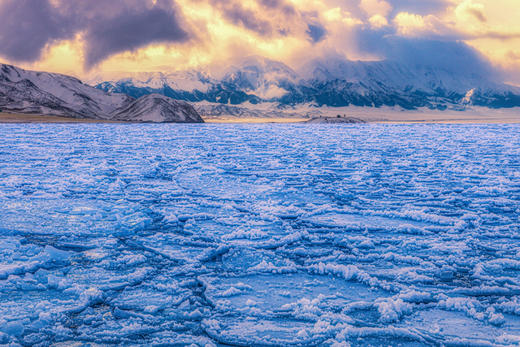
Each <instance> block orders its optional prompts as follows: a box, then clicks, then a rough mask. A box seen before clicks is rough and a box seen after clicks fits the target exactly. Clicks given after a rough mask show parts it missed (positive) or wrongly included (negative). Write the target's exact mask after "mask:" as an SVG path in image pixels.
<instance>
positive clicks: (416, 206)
mask: <svg viewBox="0 0 520 347" xmlns="http://www.w3.org/2000/svg"><path fill="white" fill-rule="evenodd" d="M519 228H520V127H519V126H516V125H350V126H347V125H338V126H335V125H324V126H320V125H313V126H309V125H108V124H95V125H92V124H88V125H38V124H34V125H33V124H31V125H0V344H12V345H22V346H29V345H34V346H47V345H58V346H60V345H61V346H69V345H73V344H74V343H86V344H87V343H97V344H100V345H106V344H119V345H163V346H164V345H172V344H177V345H185V344H194V345H201V346H205V345H209V346H212V345H222V344H228V345H330V346H332V345H336V346H343V345H352V346H356V345H362V346H366V345H372V346H379V345H383V346H387V345H399V346H424V345H426V346H428V345H432V346H437V345H457V346H466V345H479V346H481V345H482V346H486V345H504V346H510V345H518V344H519V343H520V229H519Z"/></svg>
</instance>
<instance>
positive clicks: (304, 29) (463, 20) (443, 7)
mask: <svg viewBox="0 0 520 347" xmlns="http://www.w3.org/2000/svg"><path fill="white" fill-rule="evenodd" d="M517 18H520V9H519V6H518V5H517V1H516V0H423V1H416V0H320V1H318V0H240V1H239V0H113V1H104V0H91V1H82V0H3V1H2V2H1V3H0V57H1V58H2V60H4V61H6V62H9V63H13V64H18V65H22V66H24V67H29V68H35V69H38V68H41V69H47V70H50V71H56V72H64V73H72V74H74V75H77V76H80V77H84V76H87V77H88V76H92V75H94V74H103V73H107V72H116V71H120V72H122V73H123V72H125V71H128V72H137V71H165V70H166V71H173V70H182V69H193V68H197V69H202V68H211V69H218V68H224V67H226V66H228V65H231V64H233V62H234V61H238V60H240V59H243V58H244V57H247V56H251V55H259V56H265V57H267V58H270V59H274V60H280V61H282V62H284V63H286V64H288V65H290V66H292V67H298V66H300V65H303V64H305V62H306V61H308V60H311V59H314V58H324V57H325V58H326V57H327V56H329V55H330V56H340V57H345V58H348V59H354V60H356V59H361V60H375V59H390V58H392V59H405V57H406V56H407V55H411V56H413V52H414V46H413V45H414V44H415V43H417V42H421V44H423V46H422V49H425V47H428V44H426V43H427V42H428V40H430V41H431V42H432V43H431V46H435V47H436V48H437V49H440V50H441V52H437V53H435V52H433V51H432V52H430V53H429V54H434V56H433V57H432V60H435V59H437V60H440V59H448V60H449V59H450V58H449V57H446V54H445V53H446V52H451V53H453V51H452V50H450V49H452V48H453V47H455V46H456V47H460V48H461V49H468V50H472V49H473V50H476V51H478V52H479V53H480V54H481V55H482V56H483V57H485V58H483V59H486V60H487V61H488V62H489V63H490V64H492V65H494V66H495V67H498V68H499V69H500V70H501V71H504V72H506V75H507V76H515V73H514V71H515V69H518V67H519V66H520V62H519V59H518V54H519V52H518V50H517V49H516V47H519V46H520V45H519V40H520V24H519V23H518V21H517ZM391 42H401V43H400V44H399V47H400V48H399V49H398V50H399V51H400V53H399V54H400V56H402V57H401V58H399V57H397V56H395V54H394V53H395V51H396V48H395V47H393V46H392V45H393V44H392V43H391ZM404 43H406V44H404ZM442 45H445V46H442ZM464 47H465V48H464ZM406 49H410V52H408V51H406ZM435 54H437V56H435ZM453 59H455V60H456V57H454V58H453ZM479 59H480V58H479ZM518 78H520V76H519V77H518ZM513 79H514V78H513Z"/></svg>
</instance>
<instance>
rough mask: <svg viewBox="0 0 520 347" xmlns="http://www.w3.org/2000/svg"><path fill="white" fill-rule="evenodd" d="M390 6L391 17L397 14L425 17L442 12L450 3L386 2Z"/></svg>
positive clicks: (437, 0) (423, 0) (425, 0)
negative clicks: (406, 13) (403, 13)
mask: <svg viewBox="0 0 520 347" xmlns="http://www.w3.org/2000/svg"><path fill="white" fill-rule="evenodd" d="M387 2H388V3H389V4H390V5H392V8H393V11H392V15H395V14H397V13H399V12H410V13H415V14H419V15H427V14H434V13H439V12H443V11H444V10H446V8H448V7H449V6H450V5H451V3H450V1H448V0H387Z"/></svg>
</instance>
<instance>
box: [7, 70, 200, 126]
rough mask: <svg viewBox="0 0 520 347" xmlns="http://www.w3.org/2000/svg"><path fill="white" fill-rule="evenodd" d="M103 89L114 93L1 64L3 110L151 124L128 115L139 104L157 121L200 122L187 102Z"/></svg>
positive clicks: (70, 80)
mask: <svg viewBox="0 0 520 347" xmlns="http://www.w3.org/2000/svg"><path fill="white" fill-rule="evenodd" d="M103 85H104V87H105V88H109V89H110V90H108V91H104V90H101V89H100V88H93V87H91V86H88V85H86V84H83V83H82V82H81V81H80V80H78V79H77V78H74V77H70V76H66V75H61V74H54V73H47V72H37V71H28V70H23V69H20V68H17V67H14V66H11V65H3V64H1V65H0V109H1V110H4V111H11V112H19V113H33V114H45V115H56V116H67V117H76V118H94V119H114V117H115V115H117V119H123V118H125V117H126V118H128V120H132V121H148V120H149V119H144V118H143V119H141V118H140V117H139V116H137V115H136V114H134V113H132V115H125V110H127V109H128V107H129V106H131V105H136V103H137V105H139V106H141V107H143V109H144V110H146V111H147V112H149V113H150V115H154V117H155V116H157V117H155V118H154V119H164V121H168V122H174V121H177V120H178V121H181V122H188V121H197V122H198V121H200V116H199V115H198V114H197V113H196V111H194V110H193V109H192V108H191V106H189V105H186V104H185V103H184V102H176V101H175V100H172V99H170V98H167V97H164V96H154V97H146V98H144V100H137V101H136V100H135V99H134V98H133V97H130V96H128V95H125V94H119V93H113V92H116V91H117V90H116V89H117V88H116V87H115V86H112V85H110V84H109V83H104V84H103ZM158 100H160V102H159V101H158ZM145 106H146V107H145ZM129 111H130V110H129ZM176 112H177V113H176ZM141 115H142V114H141ZM143 117H144V116H143ZM146 117H148V116H146ZM161 117H162V118H161ZM156 121H157V120H156Z"/></svg>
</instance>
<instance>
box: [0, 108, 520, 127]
mask: <svg viewBox="0 0 520 347" xmlns="http://www.w3.org/2000/svg"><path fill="white" fill-rule="evenodd" d="M202 118H203V119H204V122H205V123H206V124H300V123H301V124H305V121H307V120H309V119H310V118H303V117H286V118H284V117H275V118H268V117H265V118H264V117H226V116H222V117H202ZM357 118H360V119H362V120H364V121H366V122H367V123H368V124H370V123H373V124H520V114H519V115H518V116H517V117H514V116H512V115H510V114H508V115H503V114H493V112H492V110H491V112H490V115H489V116H482V115H475V114H467V115H465V114H445V115H443V114H439V113H436V114H434V115H433V114H428V113H424V114H423V113H419V112H418V113H393V114H389V115H388V117H382V114H378V115H377V116H376V115H370V114H366V115H363V116H357ZM25 123H27V124H38V123H41V124H59V123H65V124H81V123H86V124H94V123H95V124H103V123H106V124H134V123H133V122H122V121H113V120H103V119H87V118H72V117H63V116H46V115H37V114H19V113H5V112H0V124H25ZM138 124H140V123H138ZM310 125H316V124H310Z"/></svg>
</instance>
